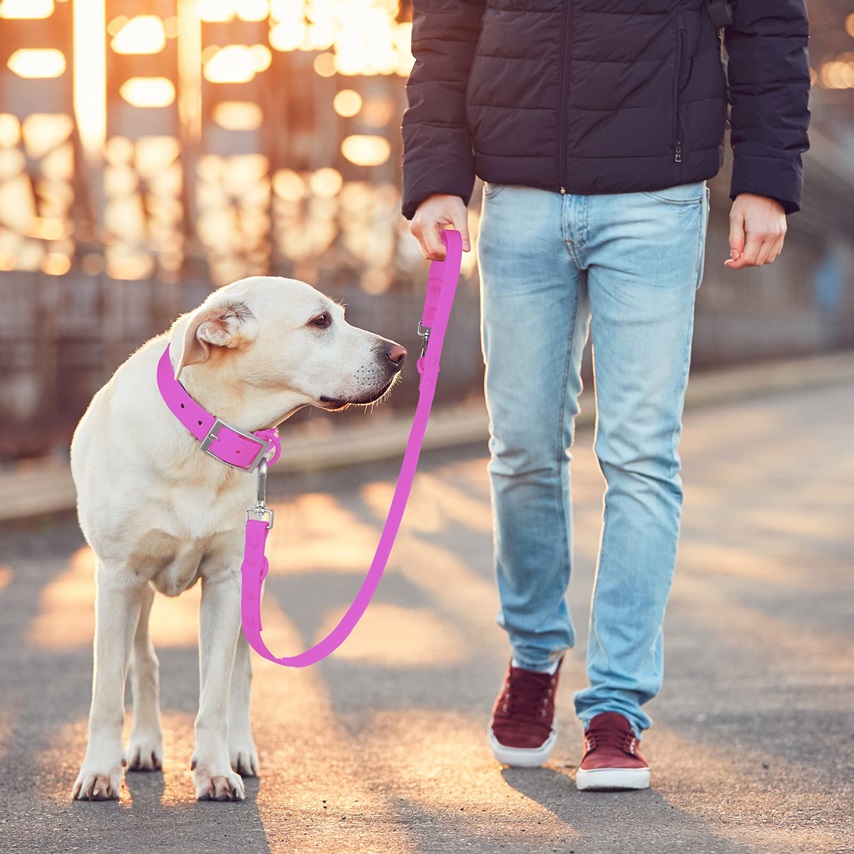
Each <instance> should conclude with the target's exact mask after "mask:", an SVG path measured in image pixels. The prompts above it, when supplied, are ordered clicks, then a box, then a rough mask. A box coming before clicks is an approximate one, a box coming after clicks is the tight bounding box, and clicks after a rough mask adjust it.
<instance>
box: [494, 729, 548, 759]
mask: <svg viewBox="0 0 854 854" xmlns="http://www.w3.org/2000/svg"><path fill="white" fill-rule="evenodd" d="M487 735H488V736H489V746H490V747H491V748H492V752H493V754H495V758H496V759H497V760H498V761H499V762H500V763H501V764H502V765H512V766H513V767H514V768H539V767H540V765H542V764H543V763H544V762H546V761H547V760H548V758H549V756H551V755H552V750H554V746H555V742H556V741H557V730H556V729H552V731H551V733H549V737H548V738H547V739H546V740H545V741H544V742H543V743H542V744H541V745H540V746H539V747H505V746H504V745H503V744H501V742H499V741H498V739H497V738H496V737H495V733H493V731H492V727H491V726H490V727H489V730H488V732H487Z"/></svg>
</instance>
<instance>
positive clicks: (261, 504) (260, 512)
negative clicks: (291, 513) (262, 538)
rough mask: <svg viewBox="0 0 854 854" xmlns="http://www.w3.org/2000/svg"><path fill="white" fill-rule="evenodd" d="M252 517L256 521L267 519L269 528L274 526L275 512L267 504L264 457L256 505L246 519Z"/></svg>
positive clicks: (249, 511)
mask: <svg viewBox="0 0 854 854" xmlns="http://www.w3.org/2000/svg"><path fill="white" fill-rule="evenodd" d="M250 518H251V519H253V520H254V521H256V522H263V521H265V520H268V521H267V530H270V529H271V528H272V527H273V522H274V519H275V514H274V513H273V511H272V510H271V509H270V508H269V507H268V506H267V460H266V458H262V460H261V462H260V463H258V488H257V492H256V495H255V506H254V507H250V508H249V509H248V510H247V511H246V521H247V522H249V521H250Z"/></svg>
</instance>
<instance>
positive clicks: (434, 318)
mask: <svg viewBox="0 0 854 854" xmlns="http://www.w3.org/2000/svg"><path fill="white" fill-rule="evenodd" d="M441 238H442V242H443V243H444V244H445V247H446V249H447V252H446V255H445V260H444V261H433V262H432V263H431V265H430V270H429V274H428V282H427V292H426V295H425V300H424V310H423V313H422V316H421V322H420V323H419V324H418V334H419V335H420V336H421V337H422V339H423V347H422V350H421V356H420V358H419V359H418V361H417V368H418V372H419V374H420V375H421V379H420V382H419V386H418V389H419V392H418V404H417V405H416V409H415V416H414V418H413V422H412V429H411V431H410V433H409V439H408V441H407V443H406V451H405V452H404V456H403V462H402V464H401V468H400V475H399V477H398V480H397V486H396V488H395V491H394V496H393V497H392V500H391V506H390V507H389V512H388V517H387V518H386V523H385V526H384V527H383V531H382V534H381V536H380V541H379V543H378V545H377V549H376V553H375V554H374V559H373V561H372V562H371V566H370V568H369V570H368V573H367V575H366V576H365V580H364V582H363V584H362V587H361V589H360V590H359V592H358V593H357V594H356V597H355V599H354V600H353V602H352V603H351V604H350V607H349V608H348V609H347V612H346V613H345V614H344V616H343V617H342V618H341V621H340V622H339V623H338V625H337V626H336V627H335V628H334V629H333V630H332V631H331V632H330V633H329V634H328V635H327V636H326V637H325V638H323V640H321V641H320V642H319V643H317V644H315V645H314V646H313V647H311V648H310V649H307V650H306V651H305V652H302V653H299V654H298V655H294V656H284V657H281V658H279V657H276V656H275V655H273V653H272V652H270V650H269V649H267V646H266V644H265V643H264V641H263V640H262V639H261V628H262V627H261V595H262V585H263V582H264V579H265V578H266V576H267V572H268V571H269V563H268V561H267V558H266V556H265V554H264V550H265V545H266V542H267V536H268V534H269V532H270V529H271V528H272V527H273V511H272V510H271V509H270V508H269V507H267V505H266V500H267V495H266V491H267V489H266V484H267V465H268V463H267V460H266V458H265V459H263V460H262V461H261V462H260V463H259V465H258V469H257V477H258V490H257V496H256V502H255V505H254V506H253V507H251V508H249V509H248V510H247V511H246V540H245V548H244V556H243V564H242V566H241V575H242V595H241V617H242V620H243V632H244V634H245V635H246V639H247V640H248V641H249V645H250V646H251V647H252V648H253V649H254V650H255V651H256V652H257V653H258V654H259V655H261V656H262V657H264V658H266V659H267V660H268V661H273V662H275V663H276V664H281V665H284V666H286V667H307V666H308V665H310V664H315V663H316V662H318V661H321V660H322V659H324V658H326V656H328V655H329V654H330V653H332V652H334V651H335V650H336V649H337V648H338V647H339V646H340V645H341V644H342V643H343V642H344V641H345V640H346V639H347V637H348V636H349V634H350V632H352V631H353V629H354V628H355V627H356V624H357V623H358V622H359V619H360V618H361V616H362V614H364V613H365V610H366V609H367V607H368V605H369V604H370V601H371V598H372V597H373V595H374V593H375V592H376V589H377V587H378V586H379V583H380V580H381V578H382V574H383V571H384V570H385V567H386V564H387V563H388V558H389V555H390V554H391V549H392V546H393V545H394V540H395V537H396V536H397V532H398V530H399V529H400V523H401V520H402V519H403V513H404V510H405V509H406V502H407V500H408V498H409V493H410V490H411V489H412V482H413V480H414V478H415V470H416V468H417V465H418V457H419V455H420V453H421V446H422V444H423V441H424V433H425V431H426V429H427V421H428V419H429V417H430V408H431V406H432V404H433V396H434V394H435V391H436V382H437V380H438V377H439V368H440V364H439V363H440V360H441V356H442V346H443V344H444V341H445V332H446V330H447V327H448V320H449V319H450V316H451V308H452V306H453V302H454V294H455V293H456V288H457V280H458V279H459V275H460V262H461V260H462V237H461V235H460V233H459V232H458V231H453V230H450V229H448V230H445V231H443V232H442V233H441ZM272 449H273V451H274V456H273V459H272V460H271V461H270V465H272V464H273V463H274V462H275V461H276V459H278V456H279V446H278V437H276V438H275V440H274V441H273V442H272Z"/></svg>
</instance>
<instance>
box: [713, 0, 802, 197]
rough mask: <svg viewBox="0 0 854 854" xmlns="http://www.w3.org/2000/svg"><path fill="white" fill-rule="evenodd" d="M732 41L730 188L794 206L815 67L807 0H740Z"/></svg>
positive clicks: (798, 192)
mask: <svg viewBox="0 0 854 854" xmlns="http://www.w3.org/2000/svg"><path fill="white" fill-rule="evenodd" d="M732 6H733V13H734V15H733V17H734V20H733V23H732V25H731V26H729V27H727V29H726V33H725V43H726V49H727V53H728V55H729V65H728V74H729V92H730V100H731V102H732V148H733V158H734V165H733V174H732V184H731V188H730V195H731V197H732V198H733V199H734V198H735V197H736V196H737V195H738V194H739V193H755V194H756V195H760V196H768V197H770V198H773V199H777V201H779V202H780V203H781V204H782V205H783V207H784V208H785V210H786V213H793V212H794V211H797V210H798V209H799V207H800V198H801V189H802V186H803V166H802V164H801V154H802V153H803V152H804V151H806V150H807V148H809V142H808V139H807V126H808V124H809V115H810V114H809V109H808V108H807V101H808V97H809V88H810V71H809V62H808V59H807V40H808V25H807V13H806V9H805V8H804V2H803V0H733V2H732Z"/></svg>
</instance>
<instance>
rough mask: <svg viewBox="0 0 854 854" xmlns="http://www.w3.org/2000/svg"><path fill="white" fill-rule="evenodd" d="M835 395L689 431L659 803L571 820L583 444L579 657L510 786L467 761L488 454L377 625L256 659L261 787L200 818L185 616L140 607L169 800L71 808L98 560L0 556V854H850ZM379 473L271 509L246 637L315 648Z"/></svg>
mask: <svg viewBox="0 0 854 854" xmlns="http://www.w3.org/2000/svg"><path fill="white" fill-rule="evenodd" d="M852 425H854V385H840V386H837V387H828V388H822V389H817V390H814V391H811V392H806V393H799V394H793V393H789V394H781V395H777V396H775V397H771V398H765V399H761V400H757V401H754V402H746V403H739V404H732V405H728V406H719V407H716V408H706V409H702V410H695V411H692V412H691V413H690V414H689V416H688V419H687V425H686V435H685V439H684V441H683V445H682V451H683V459H684V471H685V480H686V510H685V518H684V537H683V543H682V548H681V551H680V559H679V568H678V574H677V580H676V583H675V587H674V593H673V598H672V600H671V605H670V608H669V611H668V623H667V637H668V646H667V678H666V681H665V690H664V692H663V694H662V695H661V696H660V697H659V698H658V699H657V700H656V701H654V702H653V703H652V704H650V712H651V714H652V716H653V718H654V719H655V726H654V728H653V729H652V730H651V731H650V732H649V734H648V736H647V738H646V740H645V742H644V744H645V752H646V753H647V755H648V756H649V758H650V759H651V761H652V763H653V784H654V785H653V788H652V789H651V790H650V791H647V792H640V793H631V794H611V793H609V794H601V793H599V794H597V793H579V792H577V791H576V790H575V787H574V782H573V774H574V771H575V763H577V761H578V759H579V742H580V729H579V726H578V724H577V723H576V721H575V720H574V718H573V716H572V714H571V694H572V691H573V690H574V689H575V688H576V687H577V686H579V685H580V684H581V682H582V678H583V668H582V664H581V661H582V660H583V654H582V651H583V649H584V644H585V643H586V631H585V623H586V618H587V603H588V600H589V596H590V588H591V584H592V575H593V567H594V560H595V549H596V545H597V541H598V536H599V521H600V512H601V510H600V508H601V504H600V502H601V485H602V484H601V480H600V476H599V474H598V471H597V469H596V466H595V461H594V459H593V457H592V455H591V453H590V450H589V447H590V444H591V438H592V435H591V433H590V432H589V431H582V432H581V433H580V434H579V437H578V449H577V454H576V461H575V472H574V488H575V499H576V505H575V507H576V515H575V529H576V566H575V572H574V580H573V584H572V588H571V595H570V601H571V605H572V609H573V613H574V616H575V619H576V623H577V625H578V628H579V635H580V637H579V649H578V650H577V653H576V654H574V655H571V656H570V657H569V659H568V662H567V665H566V666H565V670H564V677H563V683H562V687H561V692H560V696H559V709H560V711H559V720H560V726H561V731H562V735H561V738H560V740H559V743H558V747H557V749H556V751H555V754H554V756H553V759H552V761H551V762H550V763H549V764H548V765H547V766H546V767H545V768H544V769H540V770H534V771H523V770H512V769H504V770H502V769H501V767H500V766H498V765H497V764H496V763H495V762H494V761H493V760H492V758H491V755H490V754H489V752H488V749H487V747H486V744H485V739H484V729H485V725H486V718H487V714H488V710H489V708H490V706H491V703H492V700H493V698H494V694H495V691H496V690H497V688H498V685H499V681H500V678H501V675H502V672H503V669H504V666H505V663H506V658H507V650H506V647H505V643H504V639H503V637H502V635H501V632H500V630H499V629H497V628H496V627H495V625H494V614H495V610H496V597H495V593H494V590H493V585H492V581H491V533H490V516H489V506H488V485H487V480H486V475H485V468H484V464H485V458H484V452H483V450H482V449H481V448H479V447H477V448H468V449H460V450H457V451H442V452H436V453H433V454H431V455H429V456H428V457H427V458H426V459H425V460H424V461H423V466H422V469H421V473H420V475H419V479H418V481H417V485H416V488H415V491H414V494H413V499H412V502H411V505H410V508H409V510H408V513H407V517H406V520H405V524H404V532H403V534H402V535H401V538H400V540H399V542H398V545H397V546H396V548H395V551H394V553H393V555H392V561H391V565H390V568H389V570H388V574H387V577H386V579H385V580H384V582H383V585H382V587H381V590H380V591H379V593H378V596H377V599H376V600H375V602H374V603H373V604H372V605H371V607H370V609H369V610H368V613H367V615H366V617H365V619H364V621H363V623H362V624H361V625H360V627H359V628H358V629H357V630H356V632H355V633H354V635H353V636H352V637H351V638H350V640H349V641H348V642H347V644H346V645H345V647H344V648H342V649H341V650H340V651H339V653H337V654H336V655H335V656H334V658H333V659H332V660H327V661H326V662H324V663H322V664H320V665H318V666H315V667H312V668H309V669H308V670H298V671H294V670H286V669H282V668H277V667H275V666H274V665H271V664H267V663H266V662H262V661H260V660H259V659H257V658H256V677H255V695H254V721H255V737H256V741H257V743H258V747H259V751H260V754H261V762H262V774H263V776H262V777H261V778H260V780H250V781H249V782H248V786H247V790H248V797H247V800H246V801H245V802H244V803H234V804H218V803H196V802H195V801H194V800H193V797H192V786H191V779H190V772H189V767H188V760H189V757H190V753H191V751H192V722H193V716H194V712H195V705H196V700H197V690H198V689H197V678H198V677H197V664H196V651H195V638H196V625H197V613H196V612H197V608H198V597H197V593H198V591H196V590H194V591H192V592H191V593H190V594H187V595H185V596H184V597H182V598H180V599H178V600H165V599H158V601H157V602H156V604H155V608H154V616H153V619H154V623H155V632H154V637H155V643H156V645H157V647H158V651H159V654H160V659H161V668H162V699H163V706H164V728H165V733H166V756H165V769H164V772H163V773H162V774H160V773H157V774H141V773H136V774H131V775H129V776H128V777H127V783H126V787H125V788H123V790H122V797H121V800H120V801H118V802H110V803H71V801H70V800H69V794H70V791H71V786H72V783H73V781H74V778H75V775H76V772H77V768H78V766H79V763H80V760H81V758H82V756H83V751H84V748H85V735H86V715H87V709H88V703H89V690H90V680H91V667H92V663H91V637H92V626H93V605H92V597H93V583H92V557H91V554H90V553H89V552H88V550H87V549H86V548H85V546H84V543H83V540H82V538H81V535H80V534H79V532H78V530H77V529H76V527H75V525H74V523H73V522H71V521H68V522H54V523H51V524H50V525H47V524H46V525H43V526H39V525H32V526H30V527H29V528H28V529H27V530H25V531H20V532H14V533H13V532H10V531H8V530H6V531H5V532H4V533H3V534H2V554H0V637H2V646H3V652H2V662H0V767H2V776H0V851H2V852H9V851H17V852H28V853H29V852H39V854H42V852H66V851H79V852H86V854H100V852H115V851H128V852H182V854H186V852H205V854H208V853H209V852H210V853H211V854H213V852H248V854H256V852H295V854H301V852H336V854H338V852H349V851H354V852H383V854H386V852H388V854H398V852H401V854H402V852H458V851H459V852H466V851H472V852H498V851H508V852H552V851H558V852H570V854H572V852H574V854H605V852H614V854H616V852H620V854H624V853H625V852H642V853H643V852H704V854H724V853H726V854H729V853H730V852H733V854H735V852H771V854H787V852H842V851H854V818H852V816H854V713H852V710H854V617H853V616H852V612H854V571H852V564H853V563H854V430H852ZM395 475H396V466H394V465H391V466H389V465H384V464H382V465H373V466H371V467H366V468H363V469H350V470H347V471H342V472H339V473H337V474H326V475H322V476H320V475H316V476H314V477H312V478H309V477H308V476H299V477H294V478H292V479H290V480H288V482H287V483H286V484H285V485H284V486H280V489H281V492H280V495H279V501H278V506H277V510H278V511H279V516H278V524H277V526H276V528H275V530H274V534H273V538H272V541H273V555H272V563H273V566H274V570H273V572H272V574H271V576H270V579H269V581H268V585H267V595H266V611H265V637H266V639H267V642H268V643H269V644H270V645H271V647H272V648H273V649H274V650H278V651H281V653H282V654H284V653H285V652H289V651H294V650H296V649H298V648H301V647H303V646H305V645H306V644H308V643H309V642H311V641H312V640H314V639H316V638H317V637H318V636H319V635H320V634H321V633H322V632H324V631H325V630H326V629H328V628H329V627H330V626H331V625H332V624H333V622H334V621H335V620H336V618H337V616H338V615H339V614H340V613H341V611H342V609H343V608H344V607H345V605H346V604H347V603H348V602H349V600H350V598H351V596H352V595H353V593H354V592H355V590H356V589H357V587H358V585H359V583H360V581H361V577H362V573H363V572H364V569H365V568H366V567H367V565H368V563H369V561H370V557H371V555H372V554H373V549H374V546H375V543H376V539H377V534H378V531H379V528H380V525H381V519H382V517H383V515H384V512H385V509H386V507H387V503H388V499H389V496H390V490H391V486H390V482H391V481H392V480H393V477H394V476H395Z"/></svg>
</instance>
